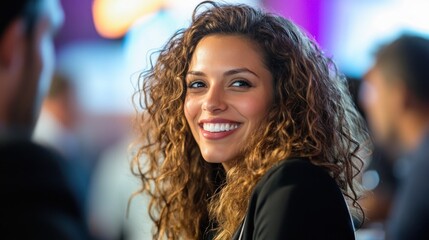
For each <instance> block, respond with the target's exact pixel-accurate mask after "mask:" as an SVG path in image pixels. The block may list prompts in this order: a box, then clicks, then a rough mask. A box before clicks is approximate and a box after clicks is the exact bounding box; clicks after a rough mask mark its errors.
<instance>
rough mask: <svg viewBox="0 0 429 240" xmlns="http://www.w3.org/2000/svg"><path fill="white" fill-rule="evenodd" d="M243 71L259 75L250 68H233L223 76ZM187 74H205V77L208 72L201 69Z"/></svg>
mask: <svg viewBox="0 0 429 240" xmlns="http://www.w3.org/2000/svg"><path fill="white" fill-rule="evenodd" d="M243 72H247V73H250V74H252V75H255V76H256V77H259V76H258V74H256V73H255V72H253V71H251V70H249V69H248V68H236V69H231V70H228V71H226V72H225V73H224V74H223V76H231V75H234V74H238V73H243ZM186 75H195V76H203V77H204V76H206V74H205V73H204V72H201V71H188V73H187V74H186Z"/></svg>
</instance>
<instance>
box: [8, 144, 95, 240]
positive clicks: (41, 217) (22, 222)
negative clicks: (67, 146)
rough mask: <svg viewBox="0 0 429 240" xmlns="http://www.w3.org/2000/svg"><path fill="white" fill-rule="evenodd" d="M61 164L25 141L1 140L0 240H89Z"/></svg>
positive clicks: (58, 160) (39, 148)
mask: <svg viewBox="0 0 429 240" xmlns="http://www.w3.org/2000/svg"><path fill="white" fill-rule="evenodd" d="M61 162H62V159H61V157H60V156H59V155H57V154H56V153H54V152H51V151H49V150H47V149H45V148H43V147H40V146H38V145H36V144H34V143H32V142H30V141H28V140H11V141H8V140H1V141H0V189H1V190H0V191H1V201H0V204H1V205H0V209H1V210H0V229H1V231H0V232H1V235H0V236H1V238H2V239H66V240H67V239H70V240H76V239H79V240H80V239H88V232H87V231H86V227H85V224H84V219H83V215H82V213H81V208H80V206H79V205H78V204H77V201H76V199H75V198H74V196H73V194H72V192H71V190H70V187H69V184H68V183H67V180H66V178H65V175H64V173H63V170H64V169H62V167H61Z"/></svg>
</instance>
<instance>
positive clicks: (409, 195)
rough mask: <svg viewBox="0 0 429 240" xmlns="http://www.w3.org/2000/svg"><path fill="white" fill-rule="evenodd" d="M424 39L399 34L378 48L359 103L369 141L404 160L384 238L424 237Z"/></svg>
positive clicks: (427, 200) (428, 224) (428, 108)
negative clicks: (371, 135) (405, 165)
mask: <svg viewBox="0 0 429 240" xmlns="http://www.w3.org/2000/svg"><path fill="white" fill-rule="evenodd" d="M428 64H429V40H428V39H426V38H422V37H418V36H412V35H404V36H401V37H399V38H398V39H396V40H395V41H393V42H392V43H390V44H388V45H386V46H384V47H382V48H381V49H380V50H379V51H378V53H377V54H376V62H375V64H374V66H373V67H372V68H371V69H370V70H369V71H368V73H367V74H366V75H365V78H364V79H365V82H364V85H363V87H362V89H361V93H362V94H361V97H362V99H361V101H362V103H363V106H364V109H365V111H366V115H367V119H368V122H369V124H370V126H371V128H372V131H373V133H374V138H375V140H377V142H378V144H379V145H380V146H381V147H383V148H384V149H385V150H386V151H387V152H389V154H390V155H391V156H394V157H395V158H396V159H398V158H401V159H405V161H406V162H407V163H408V168H407V172H406V173H405V175H404V177H403V178H402V179H401V181H400V186H399V189H398V192H397V194H396V198H395V202H394V205H393V207H392V211H391V214H390V217H389V220H388V226H387V233H386V237H387V239H395V240H396V239H398V240H408V239H429V184H428V182H429V132H428V131H429V94H428V93H429V65H428Z"/></svg>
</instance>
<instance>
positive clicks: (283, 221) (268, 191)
mask: <svg viewBox="0 0 429 240" xmlns="http://www.w3.org/2000/svg"><path fill="white" fill-rule="evenodd" d="M243 225H244V226H243ZM240 234H242V236H241V239H257V240H262V239H263V240H266V239H267V240H268V239H269V240H275V239H287V240H294V239H303V240H304V239H308V240H310V239H311V240H314V239H317V240H322V239H326V240H328V239H329V240H336V239H341V240H348V239H355V235H354V227H353V223H352V219H351V216H350V214H349V211H348V207H347V205H346V202H345V200H344V197H343V195H342V193H341V191H340V189H339V187H338V186H337V184H336V182H335V181H334V179H333V178H332V177H330V176H329V174H328V173H327V172H326V171H325V170H323V169H322V168H320V167H317V166H315V165H313V164H311V163H310V162H309V161H308V160H306V159H288V160H285V161H282V162H281V163H280V164H278V165H276V166H275V167H273V168H272V169H270V170H269V171H268V172H267V173H266V174H265V175H264V176H263V178H262V179H261V180H260V182H259V183H258V184H257V185H256V187H255V189H254V191H253V193H252V196H251V198H250V203H249V207H248V210H247V214H246V218H245V220H244V224H242V225H241V226H240V228H239V229H238V230H237V231H236V233H235V234H234V237H233V239H240Z"/></svg>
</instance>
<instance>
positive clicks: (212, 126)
mask: <svg viewBox="0 0 429 240" xmlns="http://www.w3.org/2000/svg"><path fill="white" fill-rule="evenodd" d="M237 128H238V124H237V123H204V124H203V129H204V130H205V131H207V132H212V133H216V132H228V131H232V130H234V129H237Z"/></svg>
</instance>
